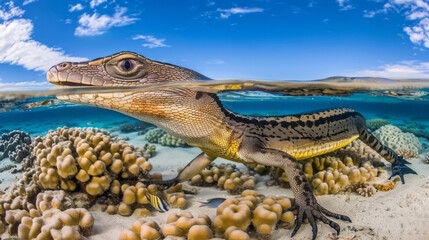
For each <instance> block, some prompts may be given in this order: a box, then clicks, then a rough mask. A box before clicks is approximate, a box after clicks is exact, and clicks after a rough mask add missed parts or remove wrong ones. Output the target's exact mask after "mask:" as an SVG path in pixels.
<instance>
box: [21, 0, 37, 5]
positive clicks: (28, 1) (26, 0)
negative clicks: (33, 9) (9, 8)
mask: <svg viewBox="0 0 429 240" xmlns="http://www.w3.org/2000/svg"><path fill="white" fill-rule="evenodd" d="M35 1H37V0H25V1H24V3H22V5H24V6H25V5H27V4H30V3H32V2H35Z"/></svg>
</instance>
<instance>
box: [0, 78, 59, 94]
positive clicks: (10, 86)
mask: <svg viewBox="0 0 429 240" xmlns="http://www.w3.org/2000/svg"><path fill="white" fill-rule="evenodd" d="M51 86H52V85H51V84H50V83H49V82H48V81H44V82H37V81H24V82H1V79H0V89H1V91H2V92H6V91H16V90H22V89H23V88H27V89H29V88H43V87H51Z"/></svg>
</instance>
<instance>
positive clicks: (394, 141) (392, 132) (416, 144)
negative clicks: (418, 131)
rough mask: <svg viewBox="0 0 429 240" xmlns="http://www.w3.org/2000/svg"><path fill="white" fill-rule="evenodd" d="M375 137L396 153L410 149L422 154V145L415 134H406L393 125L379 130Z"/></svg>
mask: <svg viewBox="0 0 429 240" xmlns="http://www.w3.org/2000/svg"><path fill="white" fill-rule="evenodd" d="M374 136H375V137H377V138H378V140H380V141H381V142H382V143H383V144H384V145H386V146H387V147H390V148H391V149H393V150H394V151H396V150H398V149H410V150H413V151H416V152H417V153H420V152H421V151H422V148H423V146H422V143H421V142H420V140H419V139H418V138H417V137H416V136H415V135H414V134H412V133H404V132H402V131H401V129H399V128H398V127H395V126H393V125H385V126H383V127H381V128H379V129H378V130H377V131H375V132H374Z"/></svg>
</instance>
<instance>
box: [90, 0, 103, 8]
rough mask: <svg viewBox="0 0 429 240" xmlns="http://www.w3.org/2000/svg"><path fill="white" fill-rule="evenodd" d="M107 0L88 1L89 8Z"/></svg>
mask: <svg viewBox="0 0 429 240" xmlns="http://www.w3.org/2000/svg"><path fill="white" fill-rule="evenodd" d="M104 2H107V0H91V2H90V3H89V6H91V8H95V7H96V6H98V5H100V4H102V3H104Z"/></svg>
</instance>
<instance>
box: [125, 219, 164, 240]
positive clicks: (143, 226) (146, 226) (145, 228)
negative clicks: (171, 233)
mask: <svg viewBox="0 0 429 240" xmlns="http://www.w3.org/2000/svg"><path fill="white" fill-rule="evenodd" d="M119 239H120V240H140V239H145V240H158V239H162V233H161V232H160V227H159V225H158V224H157V223H156V222H154V221H146V220H143V219H141V220H139V221H137V222H135V223H133V225H132V227H131V228H130V229H127V230H124V231H123V232H122V233H121V236H120V237H119Z"/></svg>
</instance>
